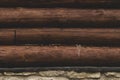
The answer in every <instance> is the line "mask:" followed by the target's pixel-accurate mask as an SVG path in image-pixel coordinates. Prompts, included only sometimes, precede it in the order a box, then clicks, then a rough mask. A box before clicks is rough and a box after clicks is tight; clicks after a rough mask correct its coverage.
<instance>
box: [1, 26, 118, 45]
mask: <svg viewBox="0 0 120 80" xmlns="http://www.w3.org/2000/svg"><path fill="white" fill-rule="evenodd" d="M7 30H11V31H12V30H13V31H15V33H14V34H13V32H12V36H11V35H10V34H9V31H8V32H7ZM1 31H2V32H1ZM0 33H1V34H0V38H1V40H0V41H1V43H3V44H8V43H9V44H12V43H13V42H14V43H16V44H61V45H76V44H92V45H96V44H101V45H102V44H110V45H112V44H117V45H118V44H120V29H108V28H105V29H104V28H101V29H96V28H91V29H81V28H66V29H65V28H64V29H60V28H50V29H47V28H45V29H40V28H30V29H1V30H0ZM7 33H8V34H9V35H7ZM3 34H6V35H7V36H3ZM6 37H7V38H6ZM14 39H15V40H14Z"/></svg>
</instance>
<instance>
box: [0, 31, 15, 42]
mask: <svg viewBox="0 0 120 80" xmlns="http://www.w3.org/2000/svg"><path fill="white" fill-rule="evenodd" d="M14 42H15V33H14V31H13V30H10V31H9V30H5V31H2V30H0V44H14Z"/></svg>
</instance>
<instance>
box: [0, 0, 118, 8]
mask: <svg viewBox="0 0 120 80" xmlns="http://www.w3.org/2000/svg"><path fill="white" fill-rule="evenodd" d="M65 4H69V5H70V4H71V5H70V6H72V4H76V5H77V6H83V5H84V6H85V5H86V6H89V5H90V6H93V5H101V6H106V7H108V5H109V6H113V5H114V6H116V5H117V6H119V4H120V1H119V0H0V6H7V7H8V6H27V7H33V6H38V7H39V6H42V5H45V6H44V7H47V6H49V7H50V6H53V5H55V6H67V5H65ZM74 6H75V5H74ZM114 6H113V7H114ZM95 7H96V6H95Z"/></svg>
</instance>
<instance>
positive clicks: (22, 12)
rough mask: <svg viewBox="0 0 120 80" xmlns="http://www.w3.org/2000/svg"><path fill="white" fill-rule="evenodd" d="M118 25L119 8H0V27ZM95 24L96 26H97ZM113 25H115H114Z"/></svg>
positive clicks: (119, 19)
mask: <svg viewBox="0 0 120 80" xmlns="http://www.w3.org/2000/svg"><path fill="white" fill-rule="evenodd" d="M7 24H8V26H9V25H13V24H16V26H19V25H30V26H31V25H49V24H56V26H59V25H61V26H62V24H63V25H64V24H65V25H72V24H75V25H81V26H84V25H89V26H90V25H95V24H99V25H104V24H106V26H107V25H111V24H112V25H117V24H118V25H120V10H119V9H110V10H109V9H107V10H104V9H92V10H91V9H68V8H0V25H1V26H0V27H4V25H7ZM99 25H96V26H99ZM114 27H115V26H114Z"/></svg>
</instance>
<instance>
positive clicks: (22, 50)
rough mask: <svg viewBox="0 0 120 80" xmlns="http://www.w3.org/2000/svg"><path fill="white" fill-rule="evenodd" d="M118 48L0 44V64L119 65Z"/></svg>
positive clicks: (119, 54) (119, 51)
mask: <svg viewBox="0 0 120 80" xmlns="http://www.w3.org/2000/svg"><path fill="white" fill-rule="evenodd" d="M119 63H120V48H112V47H111V48H110V47H81V46H71V47H70V46H0V64H1V65H0V66H3V65H7V66H8V65H10V66H30V65H31V66H32V67H33V66H35V65H39V66H40V65H42V66H43V65H44V66H45V65H49V66H51V65H52V66H53V65H54V66H56V65H61V66H62V65H84V66H85V65H86V66H93V65H94V66H119Z"/></svg>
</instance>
